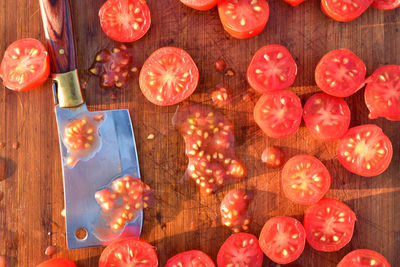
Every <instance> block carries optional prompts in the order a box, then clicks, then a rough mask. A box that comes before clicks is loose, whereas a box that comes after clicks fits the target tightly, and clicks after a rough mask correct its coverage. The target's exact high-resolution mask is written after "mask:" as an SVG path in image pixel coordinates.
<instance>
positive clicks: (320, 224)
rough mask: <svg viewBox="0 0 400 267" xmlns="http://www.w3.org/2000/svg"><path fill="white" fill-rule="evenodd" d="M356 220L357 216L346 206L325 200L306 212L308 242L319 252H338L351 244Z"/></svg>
mask: <svg viewBox="0 0 400 267" xmlns="http://www.w3.org/2000/svg"><path fill="white" fill-rule="evenodd" d="M356 220H357V218H356V215H355V214H354V212H353V211H352V210H351V209H350V208H349V207H348V206H347V205H346V204H344V203H343V202H340V201H339V200H336V199H330V198H324V199H322V200H320V201H319V202H318V203H316V204H314V205H312V206H310V207H309V208H308V209H307V210H306V212H305V216H304V228H305V229H306V233H307V242H308V244H310V246H311V247H313V248H314V249H316V250H319V251H325V252H331V251H338V250H339V249H341V248H343V247H344V246H346V245H347V244H348V243H349V242H350V240H351V238H352V236H353V232H354V224H355V222H356Z"/></svg>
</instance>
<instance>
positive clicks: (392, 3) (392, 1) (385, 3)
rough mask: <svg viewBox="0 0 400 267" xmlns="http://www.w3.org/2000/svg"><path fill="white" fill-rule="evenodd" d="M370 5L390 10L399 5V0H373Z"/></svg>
mask: <svg viewBox="0 0 400 267" xmlns="http://www.w3.org/2000/svg"><path fill="white" fill-rule="evenodd" d="M372 6H373V7H375V8H377V9H380V10H392V9H395V8H398V7H399V6H400V0H374V2H373V3H372Z"/></svg>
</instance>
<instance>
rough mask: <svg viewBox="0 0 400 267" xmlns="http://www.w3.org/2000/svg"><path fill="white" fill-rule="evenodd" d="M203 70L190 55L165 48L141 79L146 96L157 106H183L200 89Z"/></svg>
mask: <svg viewBox="0 0 400 267" xmlns="http://www.w3.org/2000/svg"><path fill="white" fill-rule="evenodd" d="M198 82H199V70H198V69H197V66H196V63H194V61H193V59H192V58H191V57H190V55H189V54H188V53H187V52H186V51H185V50H183V49H180V48H177V47H162V48H160V49H158V50H156V51H155V52H153V54H151V55H150V56H149V58H148V59H147V60H146V62H145V63H144V64H143V67H142V70H141V71H140V75H139V85H140V89H141V90H142V93H143V94H144V96H145V97H146V98H147V99H148V100H149V101H150V102H152V103H153V104H156V105H159V106H170V105H174V104H177V103H179V102H182V101H183V100H185V99H186V98H188V97H189V96H190V95H191V94H192V93H193V92H194V90H195V89H196V87H197V83H198Z"/></svg>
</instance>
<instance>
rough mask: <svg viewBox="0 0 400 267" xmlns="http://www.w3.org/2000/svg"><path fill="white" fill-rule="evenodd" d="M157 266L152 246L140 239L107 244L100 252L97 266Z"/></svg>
mask: <svg viewBox="0 0 400 267" xmlns="http://www.w3.org/2000/svg"><path fill="white" fill-rule="evenodd" d="M112 266H141V267H157V266H158V258H157V254H156V251H155V250H154V247H153V246H152V245H150V244H149V243H147V242H146V241H144V240H141V239H126V240H122V241H117V242H114V243H112V244H110V245H108V246H107V247H106V248H105V249H104V250H103V252H102V253H101V256H100V260H99V267H112Z"/></svg>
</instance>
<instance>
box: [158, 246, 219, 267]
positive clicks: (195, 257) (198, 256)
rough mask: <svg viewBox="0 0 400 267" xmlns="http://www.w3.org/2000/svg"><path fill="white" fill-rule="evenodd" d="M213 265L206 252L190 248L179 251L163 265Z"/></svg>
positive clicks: (190, 266) (189, 266) (193, 266)
mask: <svg viewBox="0 0 400 267" xmlns="http://www.w3.org/2000/svg"><path fill="white" fill-rule="evenodd" d="M175 266H183V267H215V264H214V262H213V261H212V260H211V259H210V257H208V255H207V254H205V253H204V252H202V251H200V250H190V251H185V252H182V253H179V254H177V255H175V256H173V257H172V258H170V259H169V260H168V261H167V264H166V265H165V267H175Z"/></svg>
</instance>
